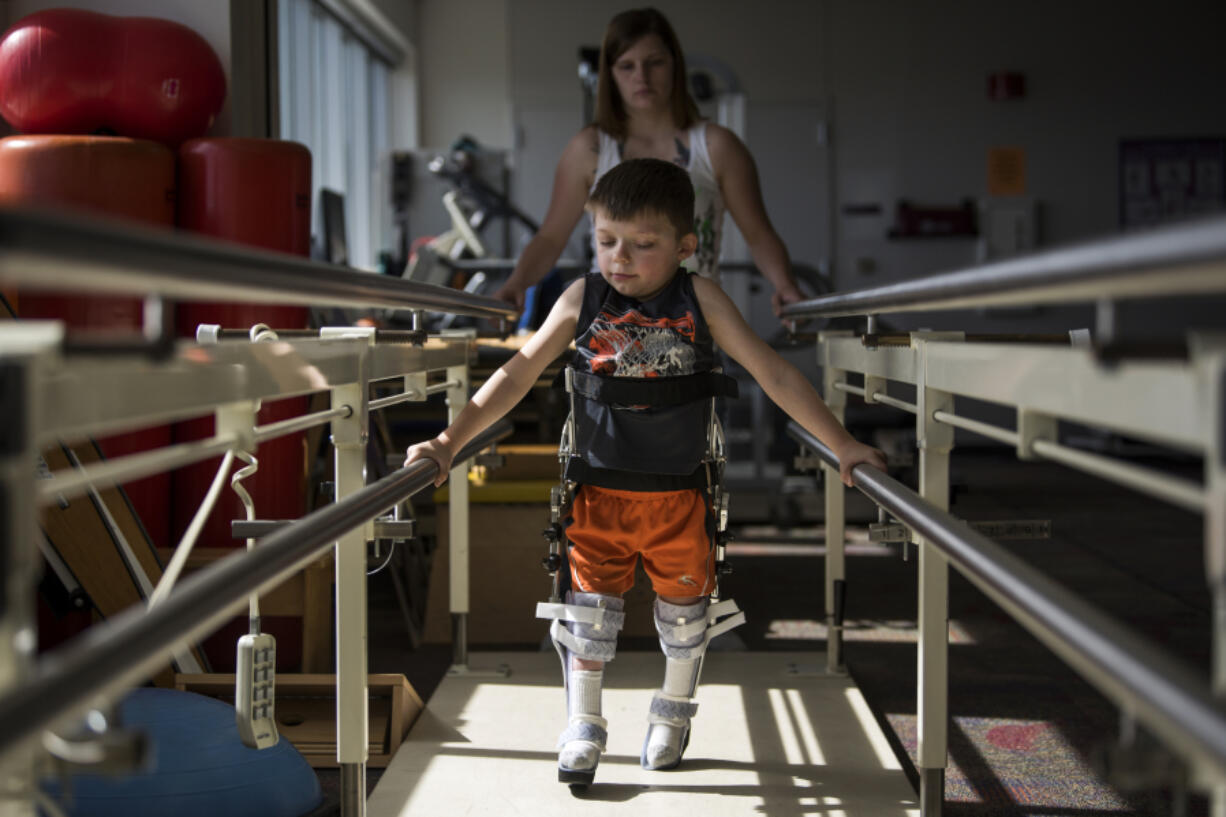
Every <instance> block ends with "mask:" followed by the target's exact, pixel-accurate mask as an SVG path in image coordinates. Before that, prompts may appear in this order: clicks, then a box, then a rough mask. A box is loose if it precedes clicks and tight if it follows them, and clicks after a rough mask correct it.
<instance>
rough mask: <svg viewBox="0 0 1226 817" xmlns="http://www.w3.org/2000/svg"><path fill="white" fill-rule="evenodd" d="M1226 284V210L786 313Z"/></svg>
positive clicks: (1168, 291)
mask: <svg viewBox="0 0 1226 817" xmlns="http://www.w3.org/2000/svg"><path fill="white" fill-rule="evenodd" d="M1223 291H1226V217H1222V216H1214V217H1211V218H1205V219H1200V220H1197V221H1194V222H1188V223H1184V224H1175V225H1170V226H1166V227H1160V228H1155V229H1153V230H1146V231H1144V232H1137V233H1131V234H1126V235H1121V236H1113V237H1110V238H1104V239H1098V240H1094V241H1086V242H1082V243H1078V244H1073V245H1070V246H1068V247H1062V248H1058V249H1053V250H1049V251H1046V252H1040V253H1034V254H1032V255H1027V256H1024V257H1021V258H1016V259H1009V260H1005V261H998V262H996V263H992V264H984V265H982V266H978V267H972V268H970V269H964V270H958V271H956V272H949V273H944V274H941V275H933V276H930V277H927V278H921V279H918V280H912V281H904V282H900V283H897V284H890V285H887V286H883V287H874V288H872V289H863V290H859V291H856V292H848V293H843V294H838V295H827V296H824V297H821V298H813V299H811V300H808V301H801V302H800V303H795V304H790V305H788V306H785V307H784V308H783V311H782V313H781V317H783V318H793V319H797V318H817V317H829V318H833V317H838V316H841V315H867V314H870V313H876V314H882V313H887V312H924V311H929V310H934V309H955V308H968V307H980V306H1000V305H1005V304H1014V305H1026V306H1033V305H1035V304H1039V303H1060V302H1064V303H1072V302H1078V301H1096V300H1098V299H1099V298H1101V297H1102V295H1103V294H1104V293H1107V292H1109V293H1110V295H1111V297H1112V298H1135V297H1139V296H1143V295H1178V294H1186V293H1194V292H1223Z"/></svg>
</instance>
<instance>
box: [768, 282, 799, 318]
mask: <svg viewBox="0 0 1226 817" xmlns="http://www.w3.org/2000/svg"><path fill="white" fill-rule="evenodd" d="M804 299H805V296H804V293H802V292H801V291H800V290H799V289H797V288H796V284H795V283H793V282H791V281H788V282H787V283H786V284H784V285H783V286H781V287H780V288H779V289H776V290H775V294H774V295H772V296H771V309H773V310H774V312H775V317H776V318H779V319H780V320H781V321H782V320H783V318H782V317H780V313H781V312H782V311H783V308H784V307H785V306H787V305H788V304H794V303H799V302H800V301H803V300H804Z"/></svg>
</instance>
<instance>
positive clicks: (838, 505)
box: [817, 332, 851, 674]
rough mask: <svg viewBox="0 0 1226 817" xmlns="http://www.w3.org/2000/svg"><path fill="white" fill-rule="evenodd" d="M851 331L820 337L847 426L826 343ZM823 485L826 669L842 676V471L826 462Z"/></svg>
mask: <svg viewBox="0 0 1226 817" xmlns="http://www.w3.org/2000/svg"><path fill="white" fill-rule="evenodd" d="M850 334H851V333H850V332H819V333H818V336H817V343H818V348H819V349H820V350H821V352H820V354H819V356H818V364H819V365H821V367H822V398H823V399H824V400H825V401H826V406H827V408H829V409H830V413H831V414H833V415H834V416H835V419H837V420H838V421H839V423H843V422H844V420H845V415H846V413H847V392H845V391H843V390H842V389H838V388H835V385H834V384H835V383H845V382H847V372H846V371H844V370H842V369H836V368H834V367H833V366H831V365H830V354H829V350H830V346H829V344H827V343H826V342H825V341H826V340H827V339H829V338H832V337H847V336H849V335H850ZM822 485H823V493H824V495H825V502H826V581H825V587H826V594H825V595H826V634H827V635H826V670H827V672H831V673H835V674H842V673H845V672H846V671H847V670H846V667H845V666H844V664H843V629H842V626H841V622H838V621H836V610H835V603H836V599H835V587H836V583H841V582H843V581H845V580H846V567H845V564H846V558H845V553H844V540H845V538H846V520H847V502H846V500H847V494H846V489H845V487H844V486H843V481H842V480H841V479H839V472H838V471H836V470H834V469H833V468H831V467H830V466H829V465H826V464H825V463H822Z"/></svg>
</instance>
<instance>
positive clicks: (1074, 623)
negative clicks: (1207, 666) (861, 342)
mask: <svg viewBox="0 0 1226 817" xmlns="http://www.w3.org/2000/svg"><path fill="white" fill-rule="evenodd" d="M788 433H789V434H791V435H792V437H793V438H795V439H796V440H798V441H799V442H800V443H802V444H803V445H804V446H805V447H806V448H809V449H811V450H813V451H815V452H816V453H817V454H818V455H819V456H820V457H821V458H822V459H823V460H824V461H825V462H826V463H827V464H829V465H831V467H835V468H837V467H838V459H837V458H836V457H835V456H834V453H833V452H832V451H831V450H830V449H829V448H827V447H826V446H825V445H823V444H822V443H821V442H820V441H819V440H818V439H817V438H816V437H814V436H813V435H812V434H810V433H809V432H807V431H805V430H804V429H803V428H801V427H800V426H799V425H797V424H796V423H795V422H792V423H789V424H788ZM852 477H853V480H854V481H855V484H856V487H858V488H859V489H860V490H861V491H863V492H864V494H865V495H866V496H868V498H869V499H871V500H873V501H874V502H876V503H877V504H879V505H881V506H883V507H884V508H885V509H886V510H887V511H889V513H890V515H891V516H893V517H894V518H896V519H898V520H899V521H901V522H903V523H904V524H906V525H907V526H909V527H911V528H913V529H914V530H916V531H917V532H918V533H919V534H920V535H922V536H923V537H925V538H926V539H927V540H929V541H930V542H931V543H932V544H933V545H935V546H936V547H938V548H939V549H940V550H941V551H942V552H943V553H945V554H946V555H947V556H948V557H949V559H950V561H951V563H952V564H953V565H954V566H955V567H957V568H958V570H959V571H961V573H962V574H963V575H964V576H966V577H967V578H968V579H969V580H970V581H971V582H972V583H973V584H974V585H975V586H976V587H977V588H979V590H980V591H982V592H983V593H984V594H985V595H986V596H988V598H990V599H992V600H993V601H994V602H996V603H997V604H1000V605H1001V606H1002V607H1004V608H1005V610H1006V611H1007V612H1008V613H1009V614H1010V615H1011V616H1012V617H1013V618H1014V619H1016V620H1017V621H1018V622H1019V623H1020V624H1022V626H1024V627H1025V628H1026V629H1027V630H1029V631H1030V632H1031V633H1033V634H1034V635H1035V636H1036V637H1037V638H1038V639H1039V640H1040V641H1042V642H1043V643H1044V644H1046V645H1047V647H1048V648H1049V649H1051V650H1052V651H1053V652H1054V653H1055V654H1056V655H1058V656H1059V657H1060V658H1061V659H1062V660H1064V661H1065V663H1067V664H1068V665H1069V666H1071V667H1073V669H1075V670H1076V671H1077V672H1079V673H1080V674H1081V675H1082V676H1083V677H1085V678H1086V679H1087V680H1088V681H1090V683H1092V684H1094V685H1095V686H1096V687H1097V688H1098V689H1099V690H1100V691H1101V692H1103V694H1105V695H1106V696H1107V697H1109V698H1111V699H1112V700H1114V701H1115V702H1116V704H1118V705H1119V706H1120V707H1121V708H1123V709H1124V710H1125V711H1127V712H1130V713H1132V714H1134V715H1135V716H1136V718H1137V719H1138V720H1139V721H1140V722H1142V723H1144V724H1145V725H1146V726H1147V727H1148V728H1149V729H1150V730H1151V731H1153V732H1154V734H1155V735H1156V736H1157V737H1158V738H1159V739H1160V740H1162V741H1163V742H1165V743H1166V744H1168V745H1169V746H1171V747H1172V748H1174V749H1175V750H1176V751H1178V752H1180V753H1182V754H1184V755H1185V756H1187V757H1189V758H1192V759H1194V760H1196V761H1199V762H1202V763H1205V764H1207V765H1208V766H1209V767H1211V768H1212V770H1213V771H1214V772H1215V773H1216V774H1218V775H1221V776H1223V777H1226V715H1223V713H1222V711H1221V710H1220V709H1219V708H1218V705H1217V703H1216V701H1215V700H1214V698H1213V697H1212V695H1211V694H1210V693H1209V690H1208V689H1206V688H1205V685H1204V684H1203V683H1202V682H1201V681H1200V680H1199V679H1198V677H1197V675H1196V673H1194V672H1192V671H1191V670H1190V669H1188V668H1187V667H1185V666H1184V665H1183V664H1181V663H1180V662H1179V661H1178V660H1177V659H1175V658H1173V657H1172V656H1170V655H1169V654H1168V653H1165V652H1163V651H1162V650H1160V649H1158V648H1157V647H1155V646H1154V645H1153V644H1152V643H1150V642H1149V641H1147V640H1146V639H1143V638H1141V637H1139V636H1137V635H1136V634H1135V633H1133V632H1132V631H1130V630H1128V629H1127V628H1125V627H1123V626H1122V625H1121V624H1120V623H1119V622H1117V621H1116V620H1114V619H1112V618H1110V617H1109V616H1107V615H1105V614H1104V613H1102V612H1101V611H1100V610H1098V609H1097V608H1095V607H1093V606H1092V605H1090V604H1087V603H1086V602H1085V601H1083V600H1081V599H1080V598H1077V597H1076V596H1074V595H1073V594H1072V593H1070V592H1069V591H1068V590H1066V589H1065V588H1063V587H1061V586H1060V585H1058V584H1057V583H1055V582H1053V581H1052V580H1051V579H1049V578H1048V577H1046V576H1044V575H1043V574H1042V573H1040V572H1038V571H1037V570H1035V569H1034V568H1033V567H1031V566H1030V565H1028V564H1027V563H1025V562H1023V561H1022V560H1020V559H1018V558H1017V557H1016V556H1014V555H1013V554H1011V553H1009V552H1008V551H1007V550H1005V549H1004V548H1002V547H1001V546H999V545H997V544H996V543H995V542H993V541H991V540H990V539H988V538H987V537H985V536H983V535H981V534H979V533H977V532H975V531H974V530H972V529H971V528H970V527H969V526H968V525H967V524H966V523H965V522H964V521H962V520H960V519H958V518H957V517H954V516H952V515H951V514H949V513H947V512H944V511H940V510H937V509H935V508H932V507H931V506H929V505H927V504H926V503H924V502H923V501H922V500H920V498H919V497H918V496H916V494H915V492H914V491H912V490H911V489H909V488H907V487H906V486H905V485H903V484H902V483H900V482H898V481H897V480H895V479H893V478H891V477H889V476H888V475H886V474H884V473H883V472H881V471H880V470H878V469H876V468H873V467H871V466H867V465H857V466H856V467H855V469H854V470H853V471H852Z"/></svg>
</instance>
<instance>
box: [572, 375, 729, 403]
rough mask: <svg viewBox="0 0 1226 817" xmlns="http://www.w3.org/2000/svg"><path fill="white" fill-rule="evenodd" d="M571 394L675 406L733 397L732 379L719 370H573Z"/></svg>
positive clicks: (617, 400) (606, 399)
mask: <svg viewBox="0 0 1226 817" xmlns="http://www.w3.org/2000/svg"><path fill="white" fill-rule="evenodd" d="M571 387H572V388H573V389H574V392H575V394H577V395H579V396H580V397H586V398H587V399H589V400H595V401H597V402H599V403H607V404H609V405H623V406H651V407H653V408H659V407H663V406H679V405H681V404H682V403H692V402H694V401H695V400H702V399H705V398H710V397H736V396H737V392H738V387H737V382H736V380H735V378H732V377H729V376H728V375H726V374H721V373H719V372H698V373H696V374H690V375H681V376H678V377H605V376H602V375H598V374H591V373H590V372H581V371H579V370H578V369H574V370H573V371H572V374H571Z"/></svg>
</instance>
